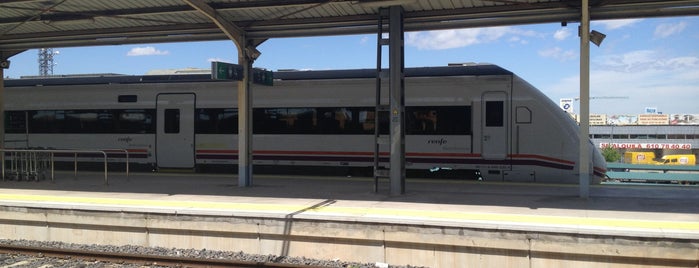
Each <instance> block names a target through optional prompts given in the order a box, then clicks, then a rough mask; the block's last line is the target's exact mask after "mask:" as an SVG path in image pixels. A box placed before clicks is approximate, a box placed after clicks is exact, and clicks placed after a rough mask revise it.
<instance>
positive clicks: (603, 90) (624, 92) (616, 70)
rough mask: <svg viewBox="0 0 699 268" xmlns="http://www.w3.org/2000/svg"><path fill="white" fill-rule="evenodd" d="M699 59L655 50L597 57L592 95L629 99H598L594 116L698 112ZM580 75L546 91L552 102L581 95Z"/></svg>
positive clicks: (592, 71)
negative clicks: (646, 111)
mask: <svg viewBox="0 0 699 268" xmlns="http://www.w3.org/2000/svg"><path fill="white" fill-rule="evenodd" d="M698 84H699V57H696V56H679V57H669V56H667V55H665V54H662V53H659V52H656V51H652V50H638V51H631V52H628V53H625V54H619V55H612V56H604V57H596V58H594V59H593V60H592V65H591V66H590V96H598V97H599V96H627V97H629V99H623V100H619V99H596V100H592V101H591V102H590V111H591V113H605V114H639V113H642V111H643V109H644V108H645V107H658V109H659V110H660V111H661V112H663V113H666V114H670V113H697V112H699V110H697V105H696V100H697V99H699V90H697V85H698ZM579 87H580V84H579V77H578V76H577V75H575V76H571V77H565V78H562V79H560V80H559V81H558V82H557V83H555V84H553V85H550V86H547V87H546V88H542V89H544V91H545V92H546V94H547V95H549V96H550V97H551V98H552V99H554V100H556V101H557V99H558V98H565V97H574V96H577V94H578V93H579Z"/></svg>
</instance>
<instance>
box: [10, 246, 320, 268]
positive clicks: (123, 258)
mask: <svg viewBox="0 0 699 268" xmlns="http://www.w3.org/2000/svg"><path fill="white" fill-rule="evenodd" d="M0 253H6V254H22V255H30V256H32V255H33V256H42V257H55V258H61V259H67V258H72V259H78V260H86V261H98V260H99V261H104V262H110V263H118V264H123V263H131V264H138V265H146V266H148V265H157V266H169V267H237V268H250V267H266V268H321V267H322V266H310V265H302V264H287V263H273V262H253V261H241V260H231V259H204V258H191V257H176V256H159V255H149V254H131V253H120V252H101V251H93V250H80V249H67V248H66V249H64V248H49V247H33V246H21V245H0Z"/></svg>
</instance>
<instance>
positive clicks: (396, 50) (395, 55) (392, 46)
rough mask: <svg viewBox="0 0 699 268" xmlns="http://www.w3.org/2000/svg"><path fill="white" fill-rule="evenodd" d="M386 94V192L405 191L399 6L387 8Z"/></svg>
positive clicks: (402, 65) (403, 98)
mask: <svg viewBox="0 0 699 268" xmlns="http://www.w3.org/2000/svg"><path fill="white" fill-rule="evenodd" d="M389 13H390V15H389V16H390V19H389V20H390V23H389V38H390V40H389V44H388V47H389V48H388V55H389V56H388V61H389V63H388V64H389V65H388V66H389V76H390V77H389V81H390V83H389V96H390V100H389V101H390V103H391V115H390V118H391V161H390V163H391V165H390V170H391V171H390V185H391V186H390V193H391V195H402V194H405V84H404V83H403V82H404V75H403V71H404V69H405V66H404V64H403V59H404V56H405V54H404V51H403V44H404V40H403V7H401V6H392V7H390V9H389Z"/></svg>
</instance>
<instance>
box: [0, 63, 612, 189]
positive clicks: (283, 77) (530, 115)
mask: <svg viewBox="0 0 699 268" xmlns="http://www.w3.org/2000/svg"><path fill="white" fill-rule="evenodd" d="M375 75H376V71H375V70H372V69H363V70H337V71H288V72H276V73H275V74H274V77H275V80H274V85H273V86H263V85H253V88H252V95H253V107H254V108H253V164H255V165H293V166H311V167H312V166H338V167H370V166H372V165H373V148H374V143H375V140H374V127H375V126H376V123H377V122H376V120H377V119H378V121H379V122H378V125H379V129H380V132H381V133H383V134H384V135H388V125H389V123H388V114H387V113H382V112H379V113H378V114H377V113H376V112H375V93H376V87H375V81H376V80H375ZM383 88H384V90H385V91H384V92H383V93H382V96H388V92H386V91H387V90H386V89H387V88H388V86H384V87H383ZM5 94H6V97H5V100H6V103H5V108H6V133H7V134H6V141H5V146H6V148H56V149H111V148H120V149H128V150H129V152H130V153H131V159H132V161H135V162H137V163H141V164H150V165H153V166H154V167H156V168H195V167H197V166H200V165H234V164H236V161H237V157H238V151H237V132H238V127H237V120H238V111H237V108H236V106H237V101H238V100H237V83H235V82H231V81H216V80H211V78H210V76H209V75H159V76H102V77H63V78H43V79H10V80H6V93H5ZM383 102H384V103H388V99H387V98H384V99H383ZM405 103H406V108H405V117H406V122H405V131H406V138H405V143H406V156H405V161H406V168H408V169H457V170H459V169H461V170H472V171H474V172H476V173H478V174H479V175H480V177H481V178H482V179H484V180H495V181H503V180H505V181H533V182H556V183H578V179H579V175H578V161H579V159H578V158H579V154H578V151H579V142H578V131H579V130H578V126H577V124H576V123H575V122H574V121H573V120H572V119H571V118H570V117H569V116H568V115H567V114H565V112H564V111H562V110H561V109H560V108H559V107H558V106H557V105H556V104H555V103H553V102H552V101H551V100H550V99H549V98H548V97H546V96H545V95H544V94H542V93H541V92H540V91H539V90H537V89H536V88H534V87H533V86H531V85H530V84H529V83H527V82H526V81H524V80H523V79H522V78H520V77H518V76H517V75H515V74H513V73H512V72H510V71H508V70H505V69H503V68H501V67H498V66H496V65H489V64H474V65H467V66H449V67H424V68H407V69H406V70H405ZM382 146H383V145H382ZM590 148H591V151H592V154H591V155H592V159H591V161H592V162H591V163H592V165H591V170H590V172H591V173H592V174H594V178H595V180H593V181H598V180H599V179H600V178H601V177H602V176H604V172H605V171H606V165H605V162H604V159H603V158H602V156H601V154H600V153H599V151H598V150H597V149H596V148H595V147H594V146H593V145H592V143H590ZM381 155H382V156H383V157H382V158H383V159H382V163H383V164H384V165H388V161H387V155H388V147H387V146H385V147H383V148H382V154H381Z"/></svg>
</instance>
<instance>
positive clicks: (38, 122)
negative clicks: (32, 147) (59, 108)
mask: <svg viewBox="0 0 699 268" xmlns="http://www.w3.org/2000/svg"><path fill="white" fill-rule="evenodd" d="M28 116H29V132H30V133H61V130H62V128H61V127H60V126H61V125H62V124H61V123H60V122H59V121H62V118H59V116H57V115H56V111H30V112H29V114H28Z"/></svg>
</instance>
